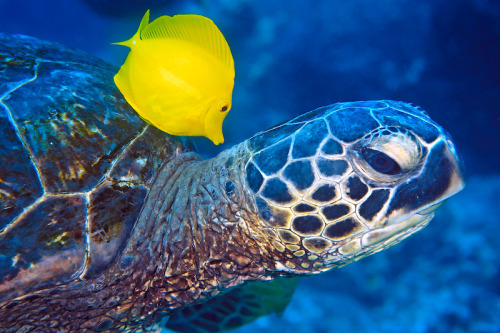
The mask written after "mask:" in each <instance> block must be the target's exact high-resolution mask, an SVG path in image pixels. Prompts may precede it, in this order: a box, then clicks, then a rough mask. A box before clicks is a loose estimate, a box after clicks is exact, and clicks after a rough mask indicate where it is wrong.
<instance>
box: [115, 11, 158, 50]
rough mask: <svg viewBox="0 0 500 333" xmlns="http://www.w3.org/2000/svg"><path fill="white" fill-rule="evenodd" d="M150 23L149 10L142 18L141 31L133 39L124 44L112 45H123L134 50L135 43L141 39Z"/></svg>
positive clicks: (138, 30)
mask: <svg viewBox="0 0 500 333" xmlns="http://www.w3.org/2000/svg"><path fill="white" fill-rule="evenodd" d="M148 23H149V9H148V10H147V12H146V14H144V16H143V17H142V20H141V24H139V29H137V32H136V33H135V34H134V35H133V36H132V38H130V39H129V40H126V41H124V42H119V43H111V44H115V45H123V46H127V47H129V48H132V44H133V41H134V40H137V39H140V38H141V34H142V31H143V30H144V28H145V27H147V25H148Z"/></svg>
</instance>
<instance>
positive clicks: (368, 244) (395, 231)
mask: <svg viewBox="0 0 500 333" xmlns="http://www.w3.org/2000/svg"><path fill="white" fill-rule="evenodd" d="M440 205H441V203H438V204H435V205H432V206H429V207H427V208H424V209H423V210H421V211H418V212H416V213H412V214H411V215H409V216H408V215H407V216H405V217H403V218H399V219H397V220H396V219H395V220H394V221H389V220H390V219H386V220H385V221H384V222H385V223H383V224H382V226H380V227H376V228H374V229H372V230H369V231H367V232H366V233H365V234H364V235H363V236H361V237H359V238H354V239H352V240H351V241H349V242H347V243H345V244H344V245H342V246H341V247H340V248H338V252H339V253H340V254H342V255H344V256H350V257H351V256H352V257H356V258H355V259H354V260H358V259H361V258H363V257H365V256H368V255H371V254H373V253H376V252H379V251H381V250H383V249H386V248H388V247H391V246H392V245H395V244H397V243H399V242H400V241H402V240H403V239H405V238H407V237H408V236H410V235H412V234H414V233H415V232H417V231H419V230H420V229H422V228H424V227H425V226H427V224H428V223H429V222H430V221H431V220H432V219H433V218H434V212H435V211H436V209H438V208H439V206H440Z"/></svg>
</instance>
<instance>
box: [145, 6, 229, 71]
mask: <svg viewBox="0 0 500 333" xmlns="http://www.w3.org/2000/svg"><path fill="white" fill-rule="evenodd" d="M141 25H142V23H141ZM141 39H143V40H147V39H176V40H182V41H185V42H188V43H191V44H193V45H196V46H198V47H200V48H202V49H204V50H205V51H207V52H208V53H210V54H212V55H213V56H214V57H215V58H216V59H217V60H218V61H219V62H220V63H221V64H222V65H223V66H224V68H226V69H227V70H228V71H229V72H230V73H231V74H232V76H233V77H234V60H233V56H232V54H231V50H230V49H229V45H228V44H227V41H226V39H225V38H224V36H223V35H222V33H221V32H220V30H219V28H217V26H216V25H215V24H214V22H213V21H212V20H210V19H209V18H207V17H204V16H201V15H194V14H186V15H175V16H161V17H159V18H157V19H156V20H154V21H153V22H151V23H150V24H148V25H147V26H146V27H145V28H144V30H143V31H142V32H141Z"/></svg>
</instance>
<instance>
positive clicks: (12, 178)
mask: <svg viewBox="0 0 500 333" xmlns="http://www.w3.org/2000/svg"><path fill="white" fill-rule="evenodd" d="M116 71H117V69H116V68H114V67H113V66H111V65H108V64H106V63H105V62H103V61H101V60H99V59H97V58H93V57H90V56H89V55H87V54H85V53H83V52H80V51H75V50H71V49H68V48H65V47H63V46H60V45H58V44H54V43H49V42H43V41H40V40H37V39H35V38H31V37H26V36H19V35H16V36H11V35H6V34H0V300H2V299H6V298H11V297H15V296H19V295H22V294H24V293H26V292H28V291H32V290H37V289H40V288H45V287H49V286H54V285H57V284H60V283H65V282H68V281H70V280H72V279H75V278H89V277H95V276H97V275H99V274H101V273H102V272H104V271H105V270H106V268H108V267H109V266H110V265H111V264H112V263H113V261H114V259H115V258H116V257H117V255H118V254H119V253H120V251H121V250H122V249H123V247H124V246H125V244H126V241H127V239H128V237H129V235H130V232H131V230H132V229H133V227H134V223H135V222H136V220H137V217H138V216H139V214H140V212H141V208H142V205H143V202H144V200H145V197H146V196H147V194H148V191H149V188H150V185H151V183H152V181H153V179H154V177H155V175H156V172H157V170H158V169H159V168H160V166H161V165H162V164H163V162H164V161H165V160H166V159H169V158H171V157H173V155H174V152H175V151H179V149H180V150H183V149H188V148H186V145H185V144H183V142H181V141H180V139H178V138H176V137H173V136H170V135H168V134H165V133H163V132H161V131H159V130H157V129H155V128H153V127H152V126H149V125H147V124H146V123H145V122H144V121H143V120H142V119H140V118H139V117H138V116H137V114H136V113H135V111H134V110H132V108H130V107H129V106H128V104H127V103H126V101H125V100H124V99H123V97H122V95H121V94H120V93H119V91H118V90H117V89H116V87H115V85H114V83H113V75H114V74H115V73H116Z"/></svg>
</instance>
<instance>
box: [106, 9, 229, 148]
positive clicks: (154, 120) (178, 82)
mask: <svg viewBox="0 0 500 333" xmlns="http://www.w3.org/2000/svg"><path fill="white" fill-rule="evenodd" d="M114 44H119V45H125V46H128V47H129V48H130V52H129V54H128V56H127V59H126V60H125V63H124V64H123V65H122V66H121V68H120V70H119V71H118V73H117V74H116V75H115V77H114V80H115V84H116V86H117V87H118V89H120V91H121V92H122V94H123V96H124V97H125V99H126V100H127V102H128V103H129V104H130V105H131V106H132V107H133V108H134V109H135V111H137V113H138V114H139V116H141V118H143V119H144V120H145V121H147V122H148V123H150V124H152V125H154V126H156V127H157V128H159V129H161V130H162V131H164V132H167V133H170V134H173V135H186V136H205V137H207V138H209V139H210V140H212V142H213V143H214V144H216V145H218V144H219V143H223V142H224V137H223V135H222V122H223V121H224V118H225V117H226V115H227V113H228V111H229V110H230V109H231V102H232V93H233V86H234V61H233V56H232V55H231V50H230V49H229V46H228V45H227V42H226V40H225V39H224V36H223V35H222V33H221V32H220V31H219V29H218V28H217V26H216V25H215V24H214V23H213V22H212V20H210V19H209V18H206V17H204V16H200V15H175V16H173V17H170V16H161V17H159V18H157V19H156V20H154V21H153V22H151V23H149V10H148V11H147V12H146V14H145V15H144V17H143V18H142V21H141V24H140V26H139V30H138V31H137V32H136V34H135V35H134V36H133V37H132V38H131V39H129V40H127V41H125V42H121V43H114Z"/></svg>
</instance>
